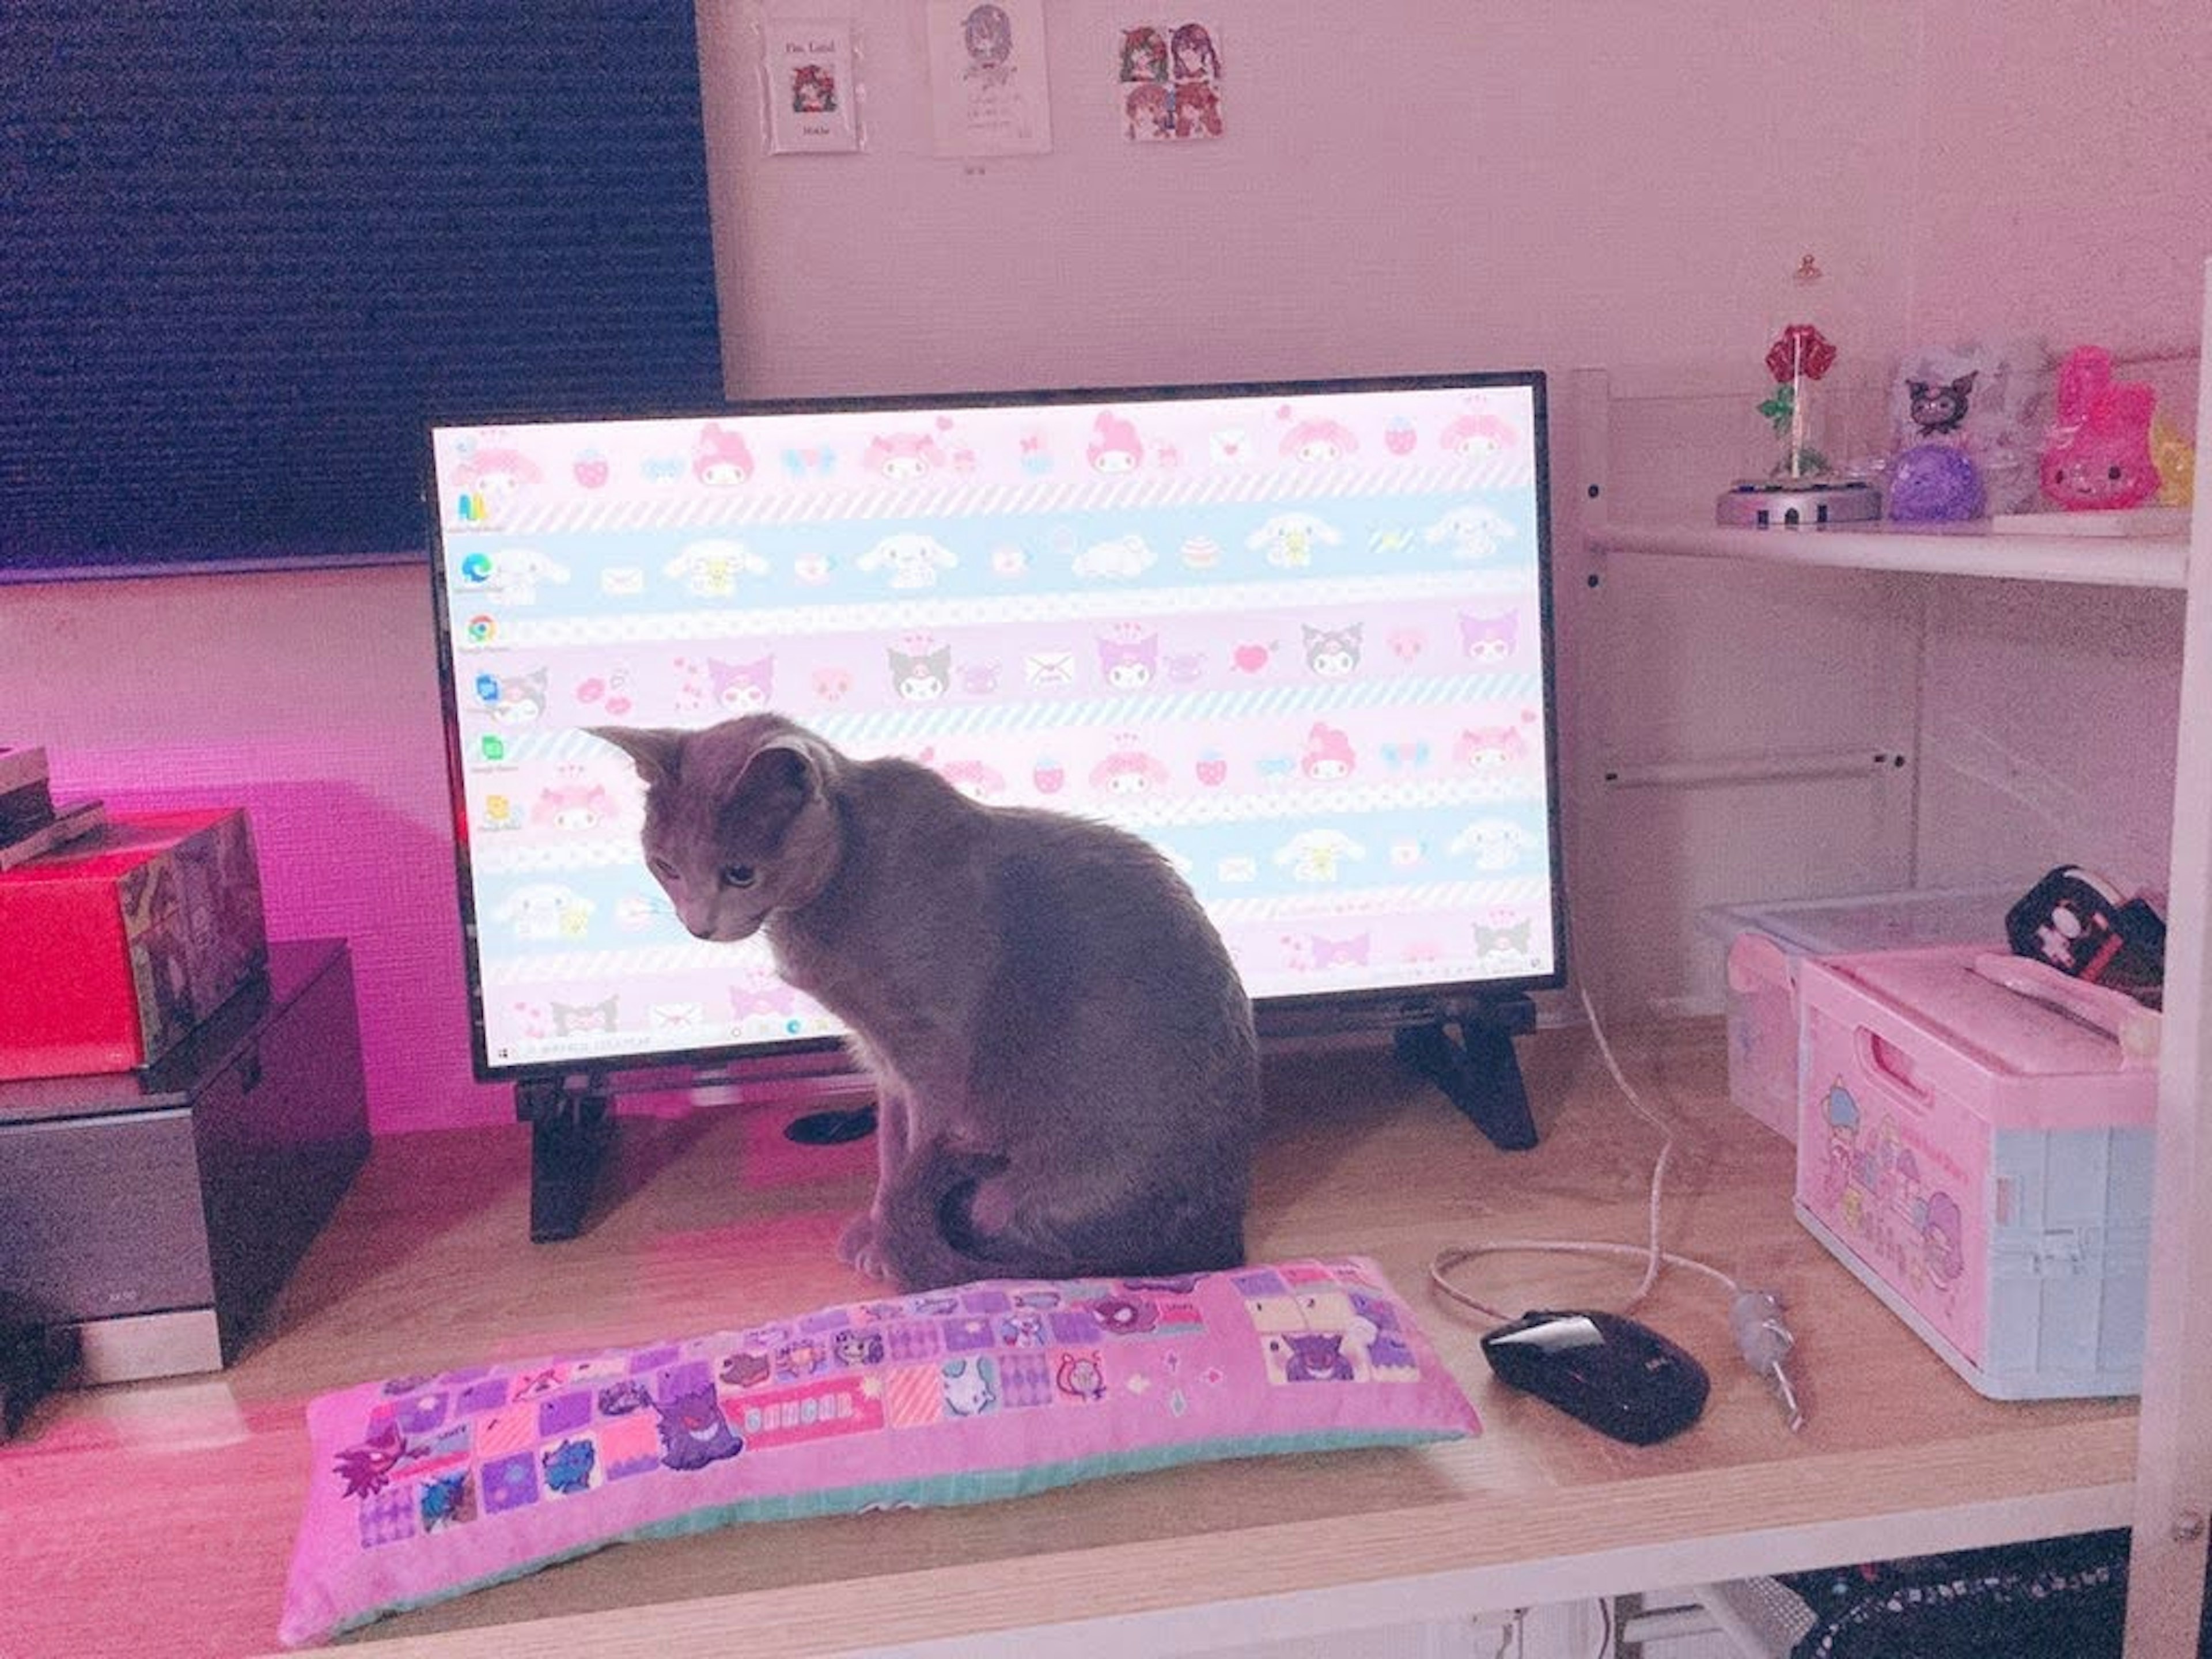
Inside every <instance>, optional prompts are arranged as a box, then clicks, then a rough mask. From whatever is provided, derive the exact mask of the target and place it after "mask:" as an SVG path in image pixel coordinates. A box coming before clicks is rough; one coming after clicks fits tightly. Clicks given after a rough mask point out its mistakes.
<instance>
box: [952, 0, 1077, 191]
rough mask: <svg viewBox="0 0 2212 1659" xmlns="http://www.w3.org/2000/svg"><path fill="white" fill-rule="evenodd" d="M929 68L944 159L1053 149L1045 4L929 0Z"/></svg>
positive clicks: (1041, 1) (1035, 1) (1013, 0)
mask: <svg viewBox="0 0 2212 1659" xmlns="http://www.w3.org/2000/svg"><path fill="white" fill-rule="evenodd" d="M929 64H930V77H931V79H932V81H933V82H934V85H935V90H936V98H935V101H934V105H933V109H932V112H931V115H932V120H933V124H934V125H935V127H936V133H937V153H938V154H939V155H1036V154H1039V153H1041V152H1042V151H1045V150H1048V149H1051V148H1052V107H1051V95H1050V93H1049V90H1048V88H1047V85H1046V82H1045V67H1044V0H981V3H978V0H930V3H929Z"/></svg>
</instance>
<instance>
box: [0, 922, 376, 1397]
mask: <svg viewBox="0 0 2212 1659" xmlns="http://www.w3.org/2000/svg"><path fill="white" fill-rule="evenodd" d="M367 1156H368V1097H367V1092H366V1090H365V1088H364V1085H363V1083H362V1064H361V1027H360V1022H359V1018H358V1017H357V1015H356V1011H355V1006H354V989H353V965H352V960H351V957H350V956H349V953H348V951H347V950H346V947H345V945H343V944H342V943H339V942H337V941H335V940H310V941H300V942H291V943H278V944H275V945H271V946H270V965H269V972H268V975H266V977H265V978H264V979H262V980H258V981H255V982H254V983H253V984H252V985H250V986H248V987H246V988H245V989H243V990H241V991H240V992H239V994H237V995H236V996H234V997H233V998H232V999H231V1000H229V1001H228V1002H227V1003H225V1004H224V1005H223V1006H222V1008H220V1009H218V1010H217V1011H216V1013H215V1014H214V1015H213V1016H212V1017H210V1018H209V1019H208V1021H207V1022H206V1024H204V1025H203V1026H202V1027H201V1028H200V1030H198V1031H197V1032H195V1033H194V1034H193V1035H192V1036H191V1037H189V1038H188V1039H186V1040H185V1042H184V1043H182V1044H180V1045H179V1047H178V1048H174V1049H173V1050H172V1051H171V1052H170V1053H169V1054H167V1055H166V1056H164V1057H163V1058H162V1060H161V1061H160V1062H159V1063H157V1064H155V1065H154V1066H148V1067H146V1068H143V1069H142V1070H140V1071H136V1072H120V1073H112V1074H106V1075H101V1076H94V1077H73V1078H33V1079H24V1080H22V1081H19V1082H9V1083H0V1323H5V1324H8V1325H18V1324H34V1325H46V1326H58V1325H67V1326H72V1327H74V1328H76V1332H77V1334H78V1339H79V1342H80V1346H81V1352H82V1358H81V1363H80V1367H79V1379H80V1380H81V1381H84V1382H88V1383H112V1382H123V1381H127V1380H130V1379H131V1378H135V1377H145V1376H173V1375H176V1374H179V1373H182V1372H188V1371H205V1370H217V1369H220V1368H221V1367H222V1366H223V1365H225V1364H228V1363H229V1362H230V1361H231V1360H232V1359H233V1358H235V1357H236V1355H237V1352H238V1350H239V1346H240V1343H241V1342H242V1341H243V1340H244V1339H245V1337H246V1334H247V1333H248V1332H249V1331H250V1330H251V1329H252V1325H253V1322H254V1320H255V1319H256V1318H257V1317H258V1316H259V1314H260V1313H261V1312H262V1310H264V1308H265V1307H266V1306H267V1305H268V1303H269V1299H270V1297H272V1296H273V1295H275V1293H276V1291H277V1289H278V1288H279V1287H280V1286H281V1285H283V1282H284V1280H285V1279H286V1277H287V1276H288V1275H289V1273H291V1271H292V1269H293V1267H295V1265H296V1264H297V1263H298V1261H299V1259H300V1256H301V1253H302V1252H304V1251H305V1250H306V1249H307V1243H308V1242H309V1241H310V1240H311V1239H312V1238H313V1237H314V1236H315V1233H316V1231H317V1230H318V1229H319V1228H320V1227H321V1226H322V1225H323V1223H324V1222H325V1220H327V1219H328V1218H329V1216H330V1212H331V1208H332V1206H335V1205H336V1204H337V1200H338V1198H339V1196H340V1194H343V1192H344V1191H345V1188H346V1186H347V1183H348V1182H350V1181H351V1180H352V1178H353V1175H354V1172H355V1170H357V1169H359V1168H360V1167H361V1163H362V1159H363V1158H366V1157H367Z"/></svg>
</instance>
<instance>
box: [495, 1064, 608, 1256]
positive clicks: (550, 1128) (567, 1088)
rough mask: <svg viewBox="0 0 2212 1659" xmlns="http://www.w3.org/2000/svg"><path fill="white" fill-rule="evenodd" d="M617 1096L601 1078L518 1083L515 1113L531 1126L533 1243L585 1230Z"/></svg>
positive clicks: (565, 1236) (566, 1236)
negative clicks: (614, 1096)
mask: <svg viewBox="0 0 2212 1659" xmlns="http://www.w3.org/2000/svg"><path fill="white" fill-rule="evenodd" d="M611 1103H612V1096H611V1091H609V1090H608V1088H607V1086H606V1085H605V1083H603V1082H601V1081H600V1080H599V1079H596V1078H589V1077H571V1078H560V1079H550V1078H544V1079H531V1080H529V1081H526V1082H522V1083H518V1084H516V1085H514V1115H516V1116H517V1117H519V1118H520V1119H521V1120H522V1121H524V1122H526V1123H527V1124H528V1125H529V1126H530V1241H531V1243H533V1244H544V1243H551V1242H552V1241H554V1240H556V1239H562V1238H574V1237H575V1236H576V1235H577V1234H578V1233H580V1232H581V1231H583V1227H584V1212H586V1210H587V1209H589V1208H590V1207H591V1202H592V1186H593V1185H594V1183H595V1182H597V1180H598V1178H599V1165H600V1164H602V1163H604V1162H605V1159H606V1153H607V1147H608V1146H609V1145H610V1143H611V1142H612V1140H613V1139H614V1128H615V1121H614V1114H613V1112H612V1111H611V1109H610V1107H611Z"/></svg>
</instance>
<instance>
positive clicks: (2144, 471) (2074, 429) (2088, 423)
mask: <svg viewBox="0 0 2212 1659" xmlns="http://www.w3.org/2000/svg"><path fill="white" fill-rule="evenodd" d="M2156 401H2157V397H2156V394H2155V393H2154V392H2152V390H2151V388H2150V387H2149V386H2145V385H2141V384H2137V383H2134V382H2122V383H2118V384H2116V383H2115V382H2114V381H2113V380H2112V353H2110V352H2109V351H2106V349H2104V348H2103V347H2101V346H2076V347H2075V349H2073V350H2072V351H2071V352H2069V353H2068V354H2067V357H2066V361H2065V362H2063V363H2062V364H2061V365H2060V366H2059V369H2058V418H2057V420H2056V421H2055V422H2053V423H2052V425H2051V435H2050V437H2049V439H2048V440H2047V441H2046V442H2045V445H2044V448H2043V493H2044V494H2045V495H2047V496H2048V497H2050V499H2051V501H2054V502H2056V503H2057V505H2058V506H2060V507H2064V508H2065V509H2066V510H2067V511H2068V512H2069V513H2100V512H2113V511H2116V510H2118V509H2120V508H2124V507H2137V506H2140V505H2142V503H2143V502H2144V501H2148V500H2149V499H2150V498H2151V497H2152V496H2153V495H2156V494H2157V493H2158V488H2159V471H2158V465H2157V463H2156V462H2155V461H2154V460H2153V459H2151V453H2150V422H2151V413H2152V410H2153V407H2154V404H2155V403H2156Z"/></svg>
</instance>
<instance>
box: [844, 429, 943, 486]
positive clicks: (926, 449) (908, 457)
mask: <svg viewBox="0 0 2212 1659" xmlns="http://www.w3.org/2000/svg"><path fill="white" fill-rule="evenodd" d="M860 465H862V466H864V467H866V469H867V470H868V471H871V472H874V473H878V474H879V475H880V476H882V477H886V478H890V479H892V480H894V481H895V482H897V483H909V482H911V481H912V480H914V479H915V478H923V477H928V476H929V475H930V474H931V473H933V472H934V471H937V470H938V469H939V467H941V466H943V465H945V452H944V451H943V450H941V449H939V447H937V439H936V438H935V436H934V435H932V434H930V433H927V432H885V433H882V434H880V435H878V436H877V437H875V438H873V439H872V440H870V441H869V444H868V447H867V448H866V450H864V451H862V452H861V455H860Z"/></svg>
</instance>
